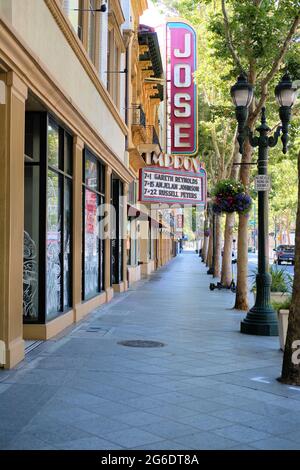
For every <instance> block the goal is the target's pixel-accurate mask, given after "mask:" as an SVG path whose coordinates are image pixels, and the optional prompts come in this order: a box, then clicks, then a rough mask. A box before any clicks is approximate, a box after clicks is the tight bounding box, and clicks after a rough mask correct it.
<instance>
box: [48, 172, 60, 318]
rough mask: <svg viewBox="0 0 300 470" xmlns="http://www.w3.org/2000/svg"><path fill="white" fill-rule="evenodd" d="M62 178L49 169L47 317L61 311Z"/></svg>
mask: <svg viewBox="0 0 300 470" xmlns="http://www.w3.org/2000/svg"><path fill="white" fill-rule="evenodd" d="M60 192H61V178H60V176H59V175H58V174H57V173H54V172H53V171H51V170H49V171H48V198H47V200H48V212H47V242H46V243H47V317H48V318H50V317H52V316H53V314H54V315H55V314H56V313H57V312H59V311H61V273H62V269H61V268H62V266H61V213H62V211H61V194H60Z"/></svg>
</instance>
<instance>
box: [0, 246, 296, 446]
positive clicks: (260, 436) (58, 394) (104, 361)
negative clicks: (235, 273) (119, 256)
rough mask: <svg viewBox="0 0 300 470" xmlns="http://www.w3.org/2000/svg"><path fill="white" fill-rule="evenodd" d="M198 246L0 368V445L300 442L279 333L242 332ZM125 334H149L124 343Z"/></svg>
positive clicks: (236, 314) (238, 317)
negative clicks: (283, 378)
mask: <svg viewBox="0 0 300 470" xmlns="http://www.w3.org/2000/svg"><path fill="white" fill-rule="evenodd" d="M210 281H211V277H210V276H207V275H206V269H205V268H204V266H203V264H202V263H201V262H200V259H199V257H198V256H197V255H195V254H193V253H189V254H182V255H179V256H178V257H177V258H176V259H174V260H173V261H172V262H170V263H169V265H168V266H166V267H164V268H162V269H160V270H159V271H157V272H156V273H155V274H153V275H152V276H151V277H150V279H149V280H148V281H141V282H139V283H138V284H137V285H135V286H134V287H133V288H131V289H130V290H129V291H128V292H126V293H125V294H120V295H118V296H116V297H115V298H114V300H113V301H112V302H111V303H110V304H108V305H106V306H104V307H102V308H100V309H99V310H97V311H95V312H94V313H93V314H91V315H90V316H89V317H88V318H87V320H86V321H84V322H82V323H81V324H80V325H79V326H77V328H75V329H73V330H70V331H69V333H68V334H67V335H66V336H64V337H60V338H55V340H53V341H48V342H47V343H44V344H42V345H41V346H39V347H38V348H36V349H35V350H33V351H32V352H31V353H29V354H28V355H27V357H26V361H25V363H24V362H23V363H22V364H21V365H20V366H19V367H18V368H17V369H15V370H13V371H0V448H2V449H111V450H113V449H153V450H156V449H166V450H167V449H171V450H177V449H178V450H180V449H182V450H184V449H187V450H190V449H198V450H201V449H300V433H299V429H300V388H299V389H297V388H292V387H288V386H285V385H282V384H279V383H278V382H277V381H276V377H278V376H279V375H280V368H281V362H282V353H281V352H280V351H279V340H278V338H264V337H255V336H247V335H242V334H240V333H239V324H240V320H241V318H242V317H243V316H244V313H239V312H237V311H233V310H231V307H232V305H233V301H234V295H233V294H232V293H231V292H225V291H224V292H218V291H214V292H210V291H209V289H208V285H209V282H210ZM123 340H152V341H159V342H162V343H164V346H163V347H158V348H133V347H126V346H122V345H120V344H118V342H119V341H123Z"/></svg>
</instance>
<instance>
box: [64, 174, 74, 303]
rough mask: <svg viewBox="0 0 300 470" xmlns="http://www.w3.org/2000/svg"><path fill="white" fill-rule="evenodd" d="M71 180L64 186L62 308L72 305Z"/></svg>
mask: <svg viewBox="0 0 300 470" xmlns="http://www.w3.org/2000/svg"><path fill="white" fill-rule="evenodd" d="M71 241H72V181H71V180H69V179H67V178H66V179H65V187H64V309H67V308H68V307H71V306H72V243H71Z"/></svg>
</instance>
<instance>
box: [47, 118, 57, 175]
mask: <svg viewBox="0 0 300 470" xmlns="http://www.w3.org/2000/svg"><path fill="white" fill-rule="evenodd" d="M58 144H59V128H58V125H57V124H56V123H55V122H54V121H53V120H52V119H49V124H48V164H49V165H51V166H54V167H56V168H58V166H59V147H58Z"/></svg>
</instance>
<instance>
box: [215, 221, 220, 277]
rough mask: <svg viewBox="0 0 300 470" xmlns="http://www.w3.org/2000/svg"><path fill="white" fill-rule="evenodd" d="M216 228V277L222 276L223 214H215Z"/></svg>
mask: <svg viewBox="0 0 300 470" xmlns="http://www.w3.org/2000/svg"><path fill="white" fill-rule="evenodd" d="M215 224H216V227H215V230H216V252H215V256H214V261H215V265H214V277H221V264H220V259H221V249H222V248H221V242H222V232H221V216H220V215H217V216H215Z"/></svg>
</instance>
